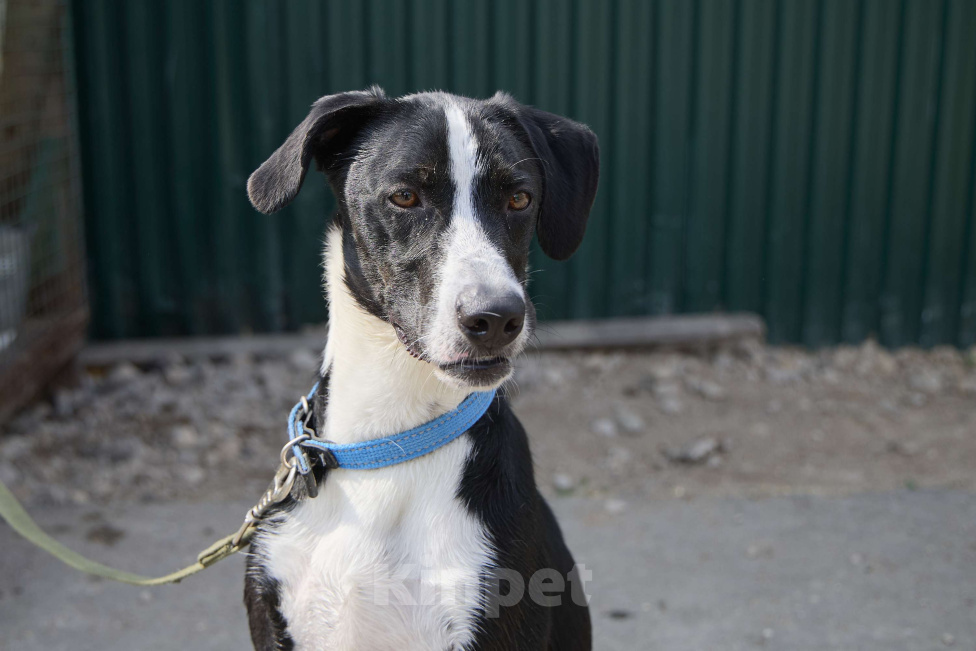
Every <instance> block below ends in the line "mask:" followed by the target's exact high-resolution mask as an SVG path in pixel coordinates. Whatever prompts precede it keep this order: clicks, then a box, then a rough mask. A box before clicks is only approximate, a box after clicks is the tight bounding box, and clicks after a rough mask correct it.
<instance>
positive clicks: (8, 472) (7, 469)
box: [0, 461, 23, 487]
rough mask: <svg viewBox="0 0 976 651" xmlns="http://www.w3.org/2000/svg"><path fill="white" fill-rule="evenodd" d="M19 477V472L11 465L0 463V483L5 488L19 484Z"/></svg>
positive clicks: (4, 462)
mask: <svg viewBox="0 0 976 651" xmlns="http://www.w3.org/2000/svg"><path fill="white" fill-rule="evenodd" d="M21 477H23V475H21V474H20V471H19V470H17V469H16V468H15V467H14V466H13V464H12V463H7V462H6V461H3V462H0V483H3V484H5V485H7V486H11V487H13V486H17V485H18V484H19V483H20V480H21Z"/></svg>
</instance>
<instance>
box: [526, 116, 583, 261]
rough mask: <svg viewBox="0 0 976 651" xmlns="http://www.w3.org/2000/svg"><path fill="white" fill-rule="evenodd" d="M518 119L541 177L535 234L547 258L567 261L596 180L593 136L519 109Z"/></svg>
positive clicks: (557, 118) (575, 125) (572, 125)
mask: <svg viewBox="0 0 976 651" xmlns="http://www.w3.org/2000/svg"><path fill="white" fill-rule="evenodd" d="M518 115H519V116H520V120H521V122H522V126H523V127H524V128H525V130H526V132H527V133H528V136H529V140H530V142H531V144H532V149H534V150H535V155H536V156H537V157H539V159H540V160H541V163H542V167H543V171H544V172H545V177H544V179H543V184H544V190H543V194H542V205H541V206H540V208H539V222H538V224H537V226H536V234H537V235H538V237H539V245H540V246H541V247H542V250H543V251H544V252H545V254H546V255H548V256H549V257H550V258H553V259H554V260H565V259H567V258H569V257H570V256H571V255H573V253H575V252H576V249H577V248H579V245H580V242H582V241H583V233H584V232H586V220H587V218H588V217H589V216H590V208H591V207H592V206H593V199H594V198H595V197H596V188H597V184H598V182H599V180H600V146H599V144H598V143H597V138H596V134H595V133H593V132H592V131H590V129H589V128H588V127H586V126H585V125H583V124H580V123H579V122H574V121H573V120H570V119H567V118H564V117H560V116H558V115H554V114H552V113H547V112H545V111H540V110H539V109H537V108H532V107H529V106H523V107H521V108H520V110H519V112H518Z"/></svg>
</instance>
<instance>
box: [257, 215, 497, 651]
mask: <svg viewBox="0 0 976 651" xmlns="http://www.w3.org/2000/svg"><path fill="white" fill-rule="evenodd" d="M326 278H327V284H328V289H329V299H330V300H329V340H328V345H327V347H326V354H325V362H324V363H325V365H326V366H327V367H328V368H329V370H330V373H331V376H330V383H329V410H328V414H327V424H326V431H325V432H322V433H320V435H322V436H325V437H326V438H328V439H331V440H333V441H337V442H351V441H360V440H364V439H369V438H376V437H379V436H384V435H389V434H392V433H395V432H398V431H402V430H405V429H408V428H411V427H415V426H417V425H419V424H421V423H423V422H426V421H427V420H430V419H431V418H433V417H435V416H437V415H439V414H441V413H444V412H446V411H449V410H450V409H453V408H454V407H456V406H457V404H458V403H459V402H460V401H461V400H462V399H463V398H464V396H465V395H466V394H467V392H468V391H467V390H465V389H463V388H458V387H454V386H451V385H448V384H445V383H443V382H441V381H439V380H438V379H437V378H436V377H435V376H434V373H433V368H434V367H433V366H431V365H430V364H429V363H427V362H422V361H419V360H416V359H414V358H412V357H410V355H409V354H408V353H407V352H406V350H405V349H404V347H403V346H402V345H401V344H400V343H399V341H398V340H397V337H396V334H395V332H394V330H393V328H392V327H391V326H390V325H389V324H387V323H384V322H382V321H380V320H379V319H377V318H375V317H373V316H371V315H369V314H367V313H366V312H364V311H363V310H362V309H361V308H360V307H359V305H358V304H357V303H356V301H355V299H354V298H353V297H352V296H351V295H350V294H349V292H348V290H347V288H346V287H345V284H344V282H343V262H342V246H341V235H340V233H339V231H338V229H335V228H333V229H332V230H331V231H330V232H329V234H328V248H327V254H326ZM470 451H471V441H470V439H469V438H468V437H467V436H462V437H461V438H459V439H457V440H455V441H453V442H452V443H450V444H448V445H446V446H444V447H443V448H441V449H439V450H437V451H435V452H433V453H431V454H429V455H426V456H424V457H421V458H418V459H415V460H412V461H409V462H406V463H402V464H399V465H395V466H391V467H388V468H381V469H377V470H365V471H364V470H336V471H332V472H331V473H329V475H328V478H327V479H326V481H325V482H324V484H323V486H322V489H321V491H320V493H319V495H318V497H316V498H315V499H310V500H305V501H303V502H301V503H300V504H298V505H297V506H296V507H295V508H294V509H293V510H292V511H291V512H290V513H289V514H287V515H286V516H284V517H283V518H282V519H281V522H280V523H279V524H278V525H277V528H276V530H275V531H274V533H271V534H264V535H262V536H261V540H260V548H261V549H262V554H263V555H264V557H265V559H264V560H265V563H266V567H267V569H268V572H269V573H270V575H271V576H272V577H273V578H275V579H277V580H278V582H279V584H280V589H281V612H282V614H283V615H284V617H285V619H286V621H287V624H288V632H289V634H290V635H291V636H292V638H293V640H294V641H295V646H296V649H299V650H303V651H324V650H326V649H329V650H332V649H336V650H339V649H349V650H352V649H363V650H365V649H368V650H370V651H387V650H389V651H405V650H411V649H435V650H438V651H442V650H444V649H464V648H466V647H467V646H468V645H470V643H471V642H472V639H473V635H474V632H475V630H474V626H475V623H474V617H475V615H476V612H477V609H478V607H479V606H480V604H481V595H480V594H479V581H480V572H481V571H482V569H483V568H485V567H486V566H488V565H489V564H490V562H491V560H492V558H493V554H492V550H491V546H490V543H489V541H488V537H487V534H486V532H485V530H484V529H483V527H482V525H481V523H480V522H479V521H478V520H477V519H476V518H474V517H472V516H471V515H470V514H469V513H468V511H467V510H466V508H465V507H464V505H463V504H462V503H461V502H460V501H459V500H458V499H457V497H456V491H457V488H458V486H459V484H460V480H461V472H462V470H463V468H464V464H465V461H466V459H467V457H468V455H469V454H470ZM404 575H406V576H405V578H404ZM403 587H406V588H407V590H409V591H410V593H409V594H405V593H404V592H403V590H402V588H403ZM417 601H419V602H421V604H420V605H413V604H414V603H416V602H417Z"/></svg>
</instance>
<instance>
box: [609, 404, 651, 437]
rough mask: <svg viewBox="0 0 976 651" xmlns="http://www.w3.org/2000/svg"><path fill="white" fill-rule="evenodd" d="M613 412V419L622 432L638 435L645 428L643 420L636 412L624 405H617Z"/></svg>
mask: <svg viewBox="0 0 976 651" xmlns="http://www.w3.org/2000/svg"><path fill="white" fill-rule="evenodd" d="M615 411H616V413H615V414H614V418H615V420H616V421H617V424H618V425H619V426H620V429H622V430H623V431H624V432H626V433H628V434H640V433H641V432H643V431H644V429H645V428H646V425H645V424H644V419H643V418H641V417H640V415H639V414H638V413H637V412H635V411H632V410H631V409H628V408H627V407H625V406H624V405H617V408H616V410H615Z"/></svg>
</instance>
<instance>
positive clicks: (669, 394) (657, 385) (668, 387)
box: [650, 380, 681, 399]
mask: <svg viewBox="0 0 976 651" xmlns="http://www.w3.org/2000/svg"><path fill="white" fill-rule="evenodd" d="M650 391H651V393H653V394H654V397H655V398H658V399H661V398H677V397H678V396H680V395H681V385H680V384H678V383H677V382H672V381H670V380H652V381H651V386H650Z"/></svg>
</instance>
